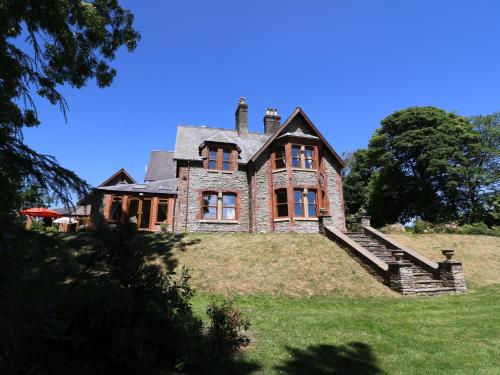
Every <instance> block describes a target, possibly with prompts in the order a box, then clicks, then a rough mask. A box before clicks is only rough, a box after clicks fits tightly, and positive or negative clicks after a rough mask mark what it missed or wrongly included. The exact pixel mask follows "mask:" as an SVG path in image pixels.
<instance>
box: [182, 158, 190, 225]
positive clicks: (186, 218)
mask: <svg viewBox="0 0 500 375" xmlns="http://www.w3.org/2000/svg"><path fill="white" fill-rule="evenodd" d="M190 172H191V161H190V160H188V170H187V188H186V215H185V218H184V230H187V222H188V207H189V174H190Z"/></svg>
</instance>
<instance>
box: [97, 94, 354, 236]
mask: <svg viewBox="0 0 500 375" xmlns="http://www.w3.org/2000/svg"><path fill="white" fill-rule="evenodd" d="M235 118H236V121H235V128H234V129H227V128H212V127H206V126H187V125H180V126H178V127H177V135H176V142H175V150H174V151H173V152H169V151H152V153H151V159H150V161H149V165H148V168H147V172H146V176H145V178H144V183H137V182H136V181H135V180H134V179H133V178H132V177H131V176H130V175H129V174H128V173H127V172H126V171H125V170H120V171H118V172H117V173H115V174H114V175H113V176H112V177H111V178H110V179H108V180H107V181H105V182H104V183H103V184H101V185H100V186H99V187H97V188H96V189H95V191H94V194H93V196H94V198H97V199H94V200H93V202H94V203H93V204H92V215H91V217H92V218H91V220H93V221H95V220H97V218H96V217H97V216H100V217H101V219H103V220H104V221H105V223H106V224H108V225H111V226H112V225H117V224H119V223H132V224H133V225H136V226H137V229H139V230H149V231H157V230H160V228H161V226H162V223H163V224H164V225H166V227H168V228H169V230H172V231H175V232H182V231H188V232H251V233H261V232H299V233H317V232H319V223H320V222H321V224H322V225H328V226H332V227H335V228H338V229H339V230H345V219H344V205H343V198H342V176H341V171H342V168H343V167H344V162H343V160H342V159H341V158H340V157H339V155H338V154H337V153H336V152H335V150H334V149H333V148H332V147H331V146H330V144H329V143H328V141H327V140H326V139H325V138H324V137H323V135H322V134H321V133H320V131H319V130H318V129H317V128H316V126H315V125H314V124H313V123H312V122H311V120H310V119H309V118H308V117H307V115H306V114H305V113H304V111H303V110H302V109H301V108H300V107H298V108H296V109H295V110H294V111H293V113H292V114H291V115H290V116H289V117H288V118H287V119H286V120H285V121H284V122H283V123H281V117H280V116H279V115H278V113H277V111H276V110H275V109H273V108H268V109H267V111H266V113H265V115H264V118H263V123H264V124H263V132H261V133H260V132H259V133H256V132H251V131H249V129H248V105H247V103H246V102H245V99H244V98H240V101H239V103H238V106H237V108H236V113H235Z"/></svg>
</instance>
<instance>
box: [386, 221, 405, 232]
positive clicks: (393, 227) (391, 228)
mask: <svg viewBox="0 0 500 375" xmlns="http://www.w3.org/2000/svg"><path fill="white" fill-rule="evenodd" d="M380 231H381V232H382V233H404V232H406V228H405V227H404V225H403V224H400V223H394V224H387V225H384V226H383V227H382V228H380Z"/></svg>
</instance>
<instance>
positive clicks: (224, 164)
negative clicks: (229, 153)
mask: <svg viewBox="0 0 500 375" xmlns="http://www.w3.org/2000/svg"><path fill="white" fill-rule="evenodd" d="M222 168H223V169H224V170H225V171H228V170H230V169H231V163H230V162H228V161H225V162H223V163H222Z"/></svg>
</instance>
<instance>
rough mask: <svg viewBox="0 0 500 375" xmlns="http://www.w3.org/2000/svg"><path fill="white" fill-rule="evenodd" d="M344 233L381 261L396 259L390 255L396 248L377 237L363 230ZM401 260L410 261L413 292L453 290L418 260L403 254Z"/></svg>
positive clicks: (447, 291) (438, 292)
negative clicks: (390, 246)
mask: <svg viewBox="0 0 500 375" xmlns="http://www.w3.org/2000/svg"><path fill="white" fill-rule="evenodd" d="M344 234H345V235H347V236H348V237H349V238H350V239H352V240H353V241H355V242H356V243H358V244H359V245H361V246H362V247H363V248H365V249H366V250H368V251H369V252H370V253H372V254H373V255H375V256H376V257H377V258H379V259H380V260H382V261H383V262H385V263H388V264H389V263H392V262H395V261H396V258H395V257H394V256H393V255H392V250H396V249H394V248H392V249H390V248H389V247H388V245H386V244H384V243H383V242H382V241H380V240H379V239H377V238H375V237H373V236H371V235H369V234H367V233H364V232H344ZM403 262H407V263H411V269H412V271H413V272H412V273H413V285H414V293H415V294H423V295H428V294H431V295H436V294H446V293H450V292H454V291H455V289H454V288H452V287H447V286H446V285H445V284H444V281H443V280H442V279H441V278H440V276H439V274H436V272H433V271H432V270H429V269H428V267H425V266H423V265H422V264H418V263H419V262H417V261H415V260H412V259H411V258H410V257H405V256H404V255H403Z"/></svg>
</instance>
